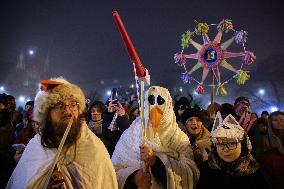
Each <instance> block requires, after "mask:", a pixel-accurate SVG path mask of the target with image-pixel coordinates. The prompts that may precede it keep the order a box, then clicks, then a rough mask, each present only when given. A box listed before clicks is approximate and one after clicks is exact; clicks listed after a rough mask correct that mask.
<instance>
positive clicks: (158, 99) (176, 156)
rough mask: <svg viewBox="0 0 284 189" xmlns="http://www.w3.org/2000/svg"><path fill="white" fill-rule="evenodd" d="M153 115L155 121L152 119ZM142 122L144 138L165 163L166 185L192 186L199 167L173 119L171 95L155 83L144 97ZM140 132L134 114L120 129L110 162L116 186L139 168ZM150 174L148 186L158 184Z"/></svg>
mask: <svg viewBox="0 0 284 189" xmlns="http://www.w3.org/2000/svg"><path fill="white" fill-rule="evenodd" d="M150 101H151V103H149V102H150ZM157 117H158V121H156V122H155V121H153V119H154V120H155V118H157ZM159 117H160V118H159ZM156 120H157V119H156ZM145 124H146V139H145V142H146V143H147V144H148V145H149V146H150V147H151V148H152V149H153V151H154V155H155V156H156V157H158V158H159V159H160V160H161V161H162V163H163V165H164V166H165V169H166V175H167V178H166V179H167V188H168V189H192V188H194V186H195V184H196V183H197V181H198V178H199V171H198V169H197V167H196V164H195V163H194V161H193V154H192V149H191V146H190V142H189V139H188V137H187V135H186V134H185V133H184V132H183V131H181V129H180V128H179V127H178V125H177V123H176V118H175V114H174V111H173V106H172V98H171V96H170V93H169V91H168V90H167V89H165V88H162V87H159V86H152V87H150V88H149V90H148V93H147V95H146V100H145ZM142 136H143V135H142V128H141V118H140V117H138V118H137V119H136V120H135V121H134V122H133V123H132V124H131V126H130V127H129V128H128V129H127V130H125V131H124V133H123V134H122V136H121V138H120V140H119V141H118V143H117V145H116V147H115V151H114V153H113V156H112V162H113V164H114V166H115V169H116V172H117V177H118V184H119V188H123V187H124V185H125V182H126V180H127V178H128V177H129V176H130V175H131V174H132V173H133V172H135V171H136V170H139V169H142V162H141V160H140V149H139V146H140V145H141V144H142V141H143V140H142ZM151 178H152V187H151V188H155V189H156V188H162V186H161V184H159V183H158V182H156V180H155V178H154V177H153V176H152V177H151Z"/></svg>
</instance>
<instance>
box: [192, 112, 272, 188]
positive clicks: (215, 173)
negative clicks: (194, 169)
mask: <svg viewBox="0 0 284 189" xmlns="http://www.w3.org/2000/svg"><path fill="white" fill-rule="evenodd" d="M211 137H212V141H213V143H214V145H213V146H212V148H211V152H210V153H209V155H208V160H207V161H206V162H205V163H203V164H202V165H201V166H200V169H199V170H200V179H199V182H198V184H197V189H204V188H218V189H223V188H224V189H228V188H233V189H240V188H242V189H267V188H270V185H269V184H268V182H267V181H266V180H265V177H264V176H263V175H262V173H261V172H260V169H259V165H258V163H257V161H256V160H255V159H254V158H253V157H252V155H251V153H250V152H251V149H252V146H251V143H250V140H249V138H248V136H247V135H246V133H245V131H244V129H243V128H242V127H241V126H240V125H239V123H238V122H237V121H236V119H235V118H234V117H233V116H232V115H230V114H229V115H228V116H227V117H226V118H225V119H224V121H223V119H222V116H221V114H220V112H218V113H217V116H216V118H215V121H214V125H213V129H212V131H211Z"/></svg>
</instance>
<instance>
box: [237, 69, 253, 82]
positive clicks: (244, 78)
mask: <svg viewBox="0 0 284 189" xmlns="http://www.w3.org/2000/svg"><path fill="white" fill-rule="evenodd" d="M249 78H250V75H249V74H248V72H246V71H243V70H240V71H239V74H238V75H237V77H236V82H237V84H239V85H243V84H245V82H246V81H248V80H249Z"/></svg>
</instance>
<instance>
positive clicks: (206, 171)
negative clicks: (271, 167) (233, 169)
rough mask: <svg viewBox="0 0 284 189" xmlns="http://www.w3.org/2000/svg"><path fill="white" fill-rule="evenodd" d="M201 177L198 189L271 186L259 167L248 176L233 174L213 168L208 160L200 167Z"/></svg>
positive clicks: (259, 188) (248, 188)
mask: <svg viewBox="0 0 284 189" xmlns="http://www.w3.org/2000/svg"><path fill="white" fill-rule="evenodd" d="M199 170H200V179H199V182H198V183H197V189H208V188H218V189H269V188H270V186H269V184H268V182H267V181H266V179H265V177H264V176H263V175H262V173H261V172H260V170H259V169H258V170H257V171H256V172H255V173H253V174H250V175H246V176H232V175H230V174H228V173H226V172H224V171H221V170H217V169H212V168H210V167H209V166H208V163H207V161H206V162H204V164H202V165H201V166H200V167H199Z"/></svg>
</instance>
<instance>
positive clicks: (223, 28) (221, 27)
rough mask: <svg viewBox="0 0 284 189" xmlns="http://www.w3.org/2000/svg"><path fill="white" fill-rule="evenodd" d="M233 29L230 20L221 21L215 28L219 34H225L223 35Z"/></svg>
mask: <svg viewBox="0 0 284 189" xmlns="http://www.w3.org/2000/svg"><path fill="white" fill-rule="evenodd" d="M232 29H233V23H232V20H228V19H226V20H222V21H221V22H220V23H219V24H218V26H217V30H218V31H219V32H225V33H228V32H229V31H230V30H232Z"/></svg>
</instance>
